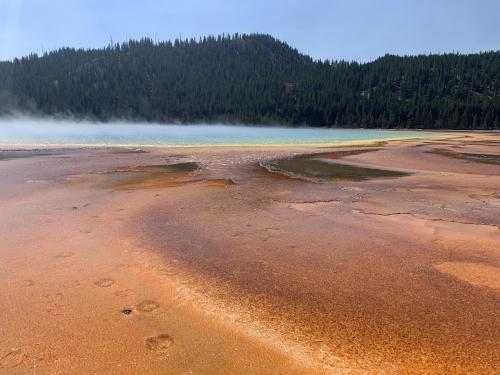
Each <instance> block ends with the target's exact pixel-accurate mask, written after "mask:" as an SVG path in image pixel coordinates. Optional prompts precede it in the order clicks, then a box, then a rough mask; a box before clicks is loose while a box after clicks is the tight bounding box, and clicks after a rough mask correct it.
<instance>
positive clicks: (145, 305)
mask: <svg viewBox="0 0 500 375" xmlns="http://www.w3.org/2000/svg"><path fill="white" fill-rule="evenodd" d="M158 308H160V304H159V303H158V302H156V301H153V300H150V299H147V300H144V301H142V302H141V303H139V304H137V305H136V306H135V309H136V310H137V311H140V312H151V311H154V310H156V309H158Z"/></svg>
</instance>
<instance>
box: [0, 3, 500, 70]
mask: <svg viewBox="0 0 500 375" xmlns="http://www.w3.org/2000/svg"><path fill="white" fill-rule="evenodd" d="M499 20H500V0H330V1H328V0H304V1H298V0H251V1H246V0H232V1H230V0H204V1H202V0H178V1H168V0H164V1H160V0H141V1H127V0H0V59H2V60H5V59H11V58H13V57H16V56H22V55H26V54H28V53H29V52H37V53H41V52H42V51H44V50H45V51H47V50H51V49H55V48H58V47H61V46H71V47H101V46H104V45H106V44H108V43H109V41H110V38H113V41H115V42H122V41H125V40H128V39H130V38H140V37H142V36H149V37H152V38H156V39H158V40H164V39H174V38H176V37H179V36H180V35H182V37H183V38H185V37H198V36H203V35H207V34H219V33H223V32H224V33H234V32H239V33H251V32H260V33H269V34H272V35H274V36H276V37H278V38H280V39H282V40H284V41H286V42H288V43H289V44H290V45H292V46H294V47H296V48H298V49H299V50H300V51H301V52H304V53H307V54H309V55H311V56H312V57H314V58H322V59H326V58H329V59H347V60H358V61H370V60H373V59H374V58H376V57H378V56H381V55H384V54H385V53H393V54H418V53H432V52H451V51H459V52H464V53H465V52H477V51H482V50H492V49H494V50H498V49H500V21H499Z"/></svg>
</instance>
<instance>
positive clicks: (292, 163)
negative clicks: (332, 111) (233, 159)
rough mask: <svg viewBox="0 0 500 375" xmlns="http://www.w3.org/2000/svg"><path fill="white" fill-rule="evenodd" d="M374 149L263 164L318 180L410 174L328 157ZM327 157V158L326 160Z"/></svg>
mask: <svg viewBox="0 0 500 375" xmlns="http://www.w3.org/2000/svg"><path fill="white" fill-rule="evenodd" d="M368 151H372V150H362V151H361V150H355V151H345V152H338V153H337V152H336V153H325V154H315V155H314V154H313V155H299V156H295V157H292V158H286V159H277V160H271V161H268V162H264V163H261V166H262V167H264V168H265V169H267V170H268V171H269V172H272V173H280V174H283V175H285V176H288V177H293V178H302V179H309V180H313V181H317V180H355V181H359V180H368V179H372V178H390V177H403V176H408V175H409V174H408V173H405V172H400V171H394V170H388V169H376V168H365V167H358V166H354V165H350V164H342V163H336V162H335V163H334V162H329V161H327V160H328V159H338V158H340V157H342V156H348V155H357V154H360V153H364V152H368ZM325 159H326V160H325Z"/></svg>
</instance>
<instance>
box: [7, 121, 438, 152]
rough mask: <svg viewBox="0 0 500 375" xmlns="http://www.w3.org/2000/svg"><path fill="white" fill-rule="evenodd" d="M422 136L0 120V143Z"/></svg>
mask: <svg viewBox="0 0 500 375" xmlns="http://www.w3.org/2000/svg"><path fill="white" fill-rule="evenodd" d="M427 136H429V133H423V132H411V131H386V130H364V129H356V130H351V129H347V130H346V129H311V128H283V127H247V126H224V125H152V124H133V123H107V124H94V123H86V122H78V123H76V122H67V121H46V120H27V119H16V120H5V119H4V120H1V121H0V144H1V145H97V146H116V145H126V146H138V145H151V146H202V145H252V144H263V145H266V144H268V145H269V144H278V145H297V144H311V145H314V144H337V143H342V142H349V141H359V140H373V139H376V140H385V139H394V138H414V137H427Z"/></svg>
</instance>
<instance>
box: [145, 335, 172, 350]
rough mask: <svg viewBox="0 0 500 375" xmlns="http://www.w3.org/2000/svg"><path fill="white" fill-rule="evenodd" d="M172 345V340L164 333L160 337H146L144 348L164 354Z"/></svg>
mask: <svg viewBox="0 0 500 375" xmlns="http://www.w3.org/2000/svg"><path fill="white" fill-rule="evenodd" d="M173 344H174V339H173V337H171V336H170V335H167V334H166V333H162V334H161V335H158V336H154V337H148V338H147V339H146V347H147V348H148V349H149V350H151V351H155V352H165V351H167V349H168V348H170V347H171V346H172V345H173Z"/></svg>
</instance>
